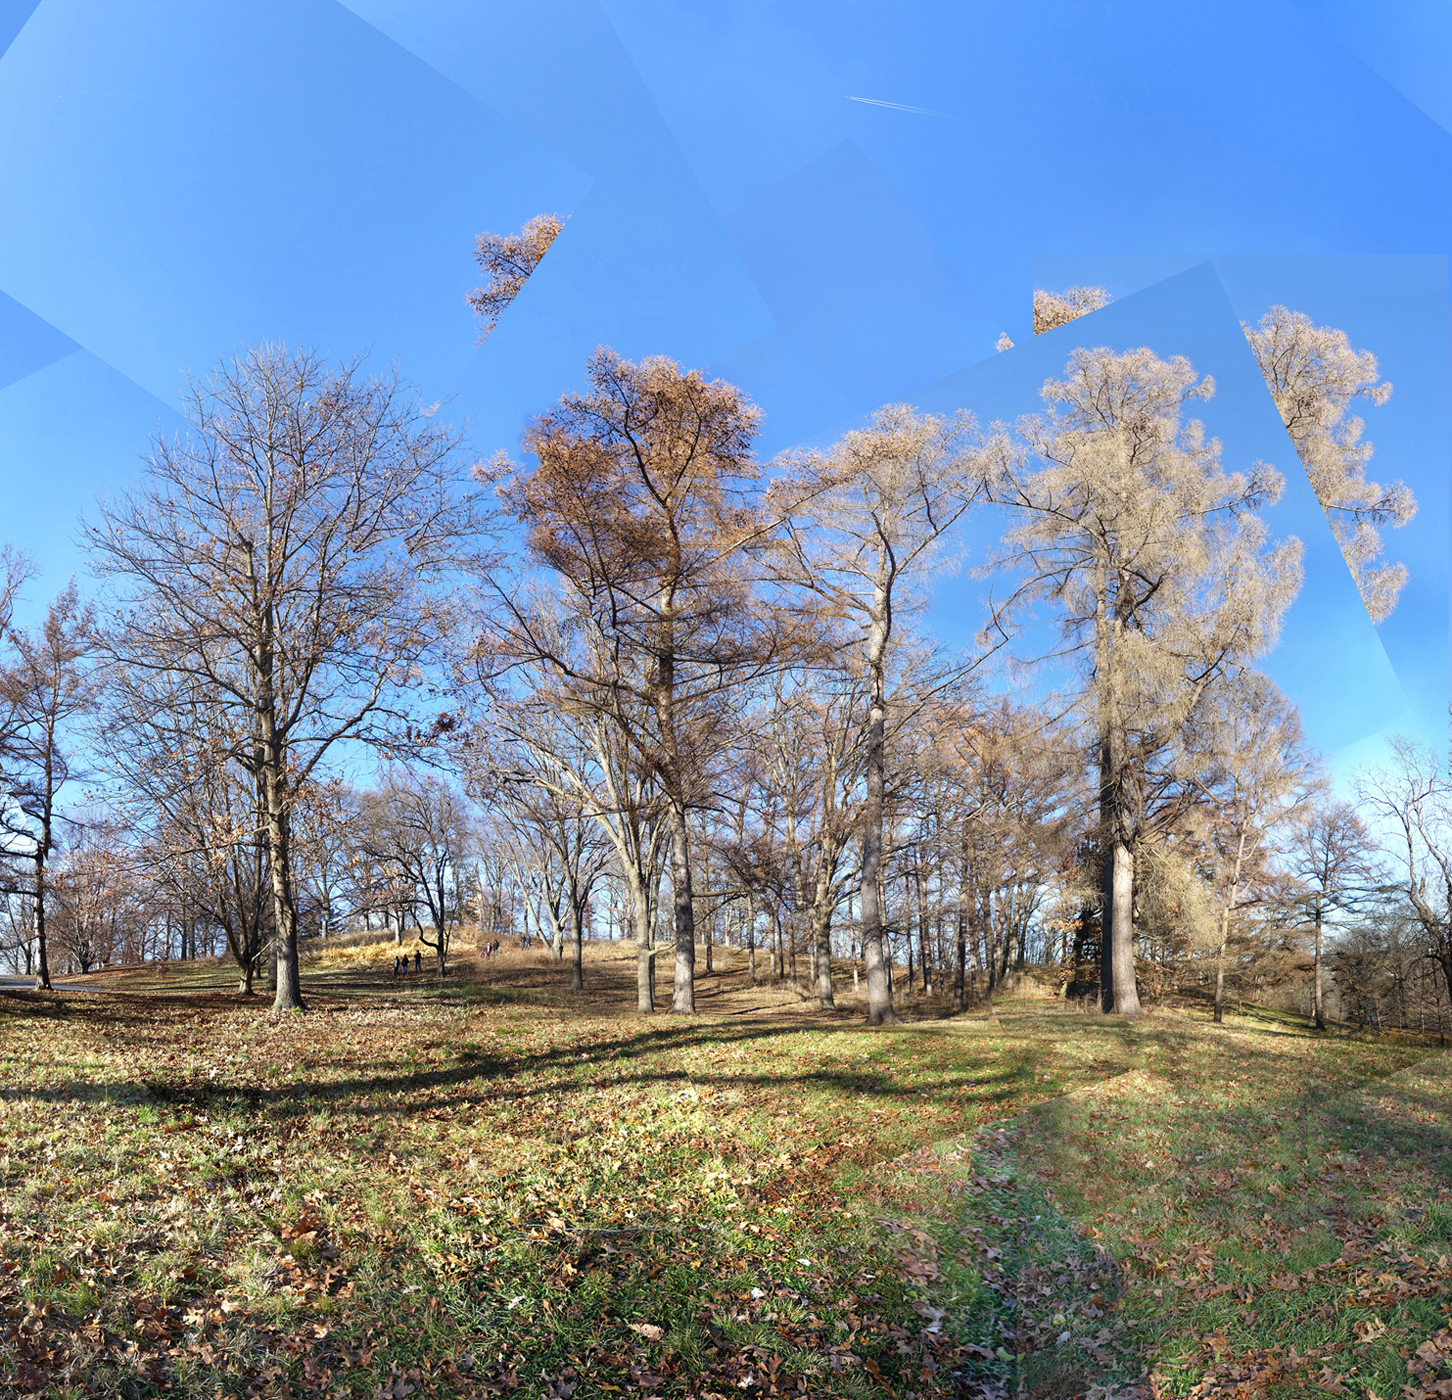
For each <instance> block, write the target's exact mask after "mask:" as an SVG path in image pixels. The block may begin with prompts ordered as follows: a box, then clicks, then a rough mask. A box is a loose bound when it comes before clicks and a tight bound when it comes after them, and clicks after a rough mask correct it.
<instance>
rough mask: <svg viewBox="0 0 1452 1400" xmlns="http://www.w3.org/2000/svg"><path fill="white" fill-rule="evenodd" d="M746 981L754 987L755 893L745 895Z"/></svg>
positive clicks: (752, 891) (751, 891) (749, 891)
mask: <svg viewBox="0 0 1452 1400" xmlns="http://www.w3.org/2000/svg"><path fill="white" fill-rule="evenodd" d="M746 981H747V985H749V986H752V987H754V986H755V985H756V892H755V890H748V891H747V894H746Z"/></svg>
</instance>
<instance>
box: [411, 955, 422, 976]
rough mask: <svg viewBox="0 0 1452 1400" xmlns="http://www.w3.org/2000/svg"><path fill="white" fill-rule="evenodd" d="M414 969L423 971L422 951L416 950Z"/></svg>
mask: <svg viewBox="0 0 1452 1400" xmlns="http://www.w3.org/2000/svg"><path fill="white" fill-rule="evenodd" d="M413 970H414V971H415V972H422V971H423V954H422V953H421V952H415V953H414V955H413Z"/></svg>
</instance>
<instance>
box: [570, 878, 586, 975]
mask: <svg viewBox="0 0 1452 1400" xmlns="http://www.w3.org/2000/svg"><path fill="white" fill-rule="evenodd" d="M580 905H581V901H579V900H574V899H572V900H571V901H570V911H571V912H570V919H571V924H572V927H571V929H570V990H571V991H573V992H583V991H584V990H585V932H584V928H583V927H582V925H583V924H584V922H585V914H584V910H583V909H582V908H581V907H580Z"/></svg>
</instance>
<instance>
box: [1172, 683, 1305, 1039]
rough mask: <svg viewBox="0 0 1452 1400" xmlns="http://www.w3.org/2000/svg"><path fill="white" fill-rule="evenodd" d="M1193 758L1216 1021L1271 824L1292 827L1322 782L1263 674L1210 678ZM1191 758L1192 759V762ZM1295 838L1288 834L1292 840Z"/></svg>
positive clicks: (1294, 720)
mask: <svg viewBox="0 0 1452 1400" xmlns="http://www.w3.org/2000/svg"><path fill="white" fill-rule="evenodd" d="M1187 728H1189V729H1190V730H1191V731H1192V733H1193V738H1192V742H1191V744H1190V746H1189V747H1190V748H1191V750H1192V752H1193V755H1194V758H1198V759H1199V763H1198V765H1196V766H1197V767H1198V771H1196V772H1194V773H1193V777H1192V782H1193V785H1194V786H1195V787H1196V788H1197V789H1198V790H1199V791H1200V792H1201V793H1202V794H1203V796H1204V798H1205V799H1206V801H1207V803H1208V806H1209V826H1210V831H1211V840H1210V843H1209V844H1210V846H1211V849H1212V851H1213V853H1214V859H1213V860H1212V862H1211V865H1212V880H1213V885H1214V890H1215V895H1216V903H1217V905H1218V909H1217V911H1216V912H1217V914H1218V916H1219V917H1218V922H1219V930H1218V932H1219V937H1218V946H1217V955H1216V968H1215V1020H1216V1022H1217V1024H1218V1023H1219V1022H1221V1021H1223V1020H1224V1005H1225V958H1226V947H1227V945H1228V943H1229V941H1230V936H1231V932H1232V928H1233V925H1234V924H1235V923H1236V921H1237V920H1238V919H1239V918H1240V912H1241V909H1242V907H1244V905H1245V904H1246V903H1247V902H1249V901H1247V898H1246V896H1247V894H1248V893H1249V894H1251V898H1252V900H1253V901H1256V902H1258V901H1260V900H1262V899H1263V898H1264V891H1265V889H1266V882H1265V881H1264V879H1262V880H1261V881H1259V888H1258V889H1257V888H1255V883H1256V882H1253V881H1252V880H1251V878H1250V877H1251V876H1252V875H1253V874H1263V873H1264V867H1265V864H1266V861H1267V858H1268V856H1269V854H1270V847H1271V844H1272V842H1273V841H1274V839H1275V834H1276V831H1277V829H1278V828H1279V829H1282V830H1285V829H1290V830H1294V828H1295V826H1296V825H1297V824H1298V823H1299V822H1301V821H1303V820H1304V819H1305V817H1306V815H1307V813H1308V810H1309V807H1310V804H1311V802H1312V801H1313V800H1314V798H1315V797H1316V796H1317V795H1318V794H1319V792H1320V790H1321V787H1322V783H1321V779H1320V775H1319V762H1318V760H1317V758H1316V756H1315V755H1314V754H1313V753H1312V752H1311V751H1310V750H1309V749H1308V748H1307V746H1306V743H1305V739H1304V736H1303V734H1302V732H1301V717H1300V712H1299V711H1298V710H1297V709H1296V707H1295V706H1294V705H1292V704H1291V703H1290V702H1289V701H1288V700H1287V699H1286V698H1285V696H1284V695H1282V694H1281V692H1280V691H1279V690H1278V689H1277V688H1276V686H1275V684H1274V683H1273V682H1272V681H1271V680H1270V679H1269V678H1268V677H1266V676H1263V675H1260V674H1258V673H1256V672H1252V671H1242V672H1240V673H1239V674H1237V675H1234V676H1233V677H1228V678H1217V682H1216V684H1214V685H1213V686H1211V687H1210V690H1209V693H1208V694H1207V696H1206V698H1205V702H1204V703H1203V704H1202V705H1201V706H1200V707H1199V710H1198V713H1197V714H1196V715H1195V717H1194V720H1193V721H1192V723H1191V725H1189V726H1187ZM1192 761H1193V760H1192ZM1293 839H1294V838H1293Z"/></svg>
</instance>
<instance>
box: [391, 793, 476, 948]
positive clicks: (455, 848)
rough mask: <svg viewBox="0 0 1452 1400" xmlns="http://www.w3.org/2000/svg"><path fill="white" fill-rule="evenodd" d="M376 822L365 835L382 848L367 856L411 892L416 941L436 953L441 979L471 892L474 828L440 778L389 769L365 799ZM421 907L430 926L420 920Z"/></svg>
mask: <svg viewBox="0 0 1452 1400" xmlns="http://www.w3.org/2000/svg"><path fill="white" fill-rule="evenodd" d="M368 801H369V804H370V805H372V806H374V807H375V810H376V812H377V813H378V819H377V820H375V821H373V822H370V823H368V826H367V831H368V833H369V836H370V837H371V838H372V839H373V840H378V841H381V848H380V849H377V850H373V851H370V854H373V855H375V856H377V857H379V858H380V859H383V860H387V861H390V862H391V863H392V864H393V866H394V867H395V868H396V869H397V871H398V872H399V874H400V875H401V876H402V878H403V882H404V884H405V885H406V886H407V887H408V889H409V890H410V892H411V895H412V898H411V899H410V904H411V907H412V908H413V910H414V923H415V926H416V927H417V930H418V938H419V942H420V943H422V944H423V945H424V947H425V948H432V949H433V950H434V958H435V961H436V962H437V964H438V970H439V976H440V977H442V976H443V975H444V973H445V971H446V970H447V965H448V957H449V948H450V946H451V944H452V943H453V940H454V936H455V934H456V933H457V932H458V930H459V928H460V926H461V925H462V924H463V921H464V908H465V906H466V905H467V904H468V902H469V896H470V894H471V893H472V889H471V884H470V880H469V871H468V862H469V857H470V855H471V853H472V846H473V824H472V822H471V820H470V814H469V812H468V809H467V807H466V806H465V803H464V800H463V799H462V798H461V797H460V795H459V794H458V793H456V792H455V791H454V790H453V789H452V788H451V787H450V785H449V784H448V783H447V782H445V781H444V780H443V779H442V778H441V777H439V776H438V775H436V774H433V773H414V772H410V771H408V770H406V769H400V768H397V767H391V768H389V769H388V770H387V771H386V772H385V774H384V776H383V781H382V783H380V784H379V787H378V790H377V791H376V792H374V793H370V794H369V795H368ZM420 905H422V906H423V908H424V909H425V910H426V911H427V913H428V916H429V923H428V927H424V925H423V923H422V921H421V920H420V919H419V918H418V914H417V910H418V908H419V906H420Z"/></svg>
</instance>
